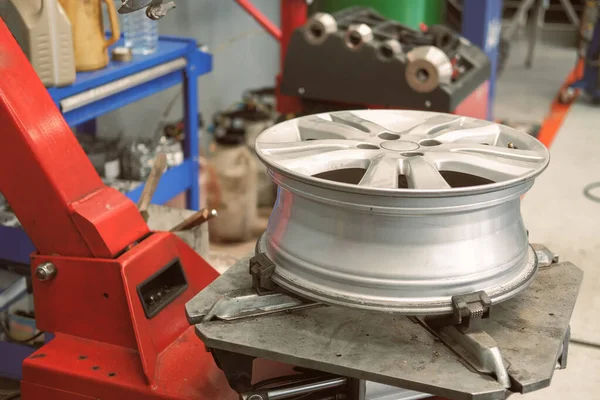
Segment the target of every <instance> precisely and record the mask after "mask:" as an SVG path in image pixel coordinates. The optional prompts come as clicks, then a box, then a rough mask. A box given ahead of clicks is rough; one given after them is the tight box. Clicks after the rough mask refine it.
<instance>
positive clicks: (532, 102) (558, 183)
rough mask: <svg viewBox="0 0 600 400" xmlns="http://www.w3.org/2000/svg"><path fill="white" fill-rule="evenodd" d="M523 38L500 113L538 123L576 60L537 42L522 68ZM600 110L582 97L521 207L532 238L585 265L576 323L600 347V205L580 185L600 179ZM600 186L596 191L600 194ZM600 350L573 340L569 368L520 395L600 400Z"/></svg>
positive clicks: (499, 98)
mask: <svg viewBox="0 0 600 400" xmlns="http://www.w3.org/2000/svg"><path fill="white" fill-rule="evenodd" d="M525 54H526V43H525V42H517V43H516V44H514V45H513V46H512V48H511V55H510V58H509V60H508V63H507V67H506V69H505V71H504V73H503V74H502V76H501V77H500V79H499V80H498V86H497V92H496V102H495V107H494V111H495V117H496V118H499V119H508V120H512V121H517V122H525V123H527V122H529V123H539V122H540V121H542V119H543V118H544V117H545V116H546V115H547V113H548V110H549V106H550V104H551V102H552V99H553V98H554V96H555V95H556V93H557V90H558V88H559V87H560V85H561V83H562V82H563V80H564V79H565V78H566V76H567V74H568V73H569V71H570V70H571V69H572V68H573V66H574V63H575V50H574V49H573V48H565V47H553V46H549V45H545V44H540V45H539V47H538V49H537V51H536V57H535V60H534V65H533V68H532V69H526V68H525V67H524V60H525ZM599 111H600V110H599V109H598V107H595V106H592V105H590V104H589V103H588V102H587V101H586V100H585V99H579V100H578V102H577V105H576V106H574V107H572V108H571V110H570V112H569V114H568V116H567V119H566V121H565V122H564V124H563V126H562V129H561V131H560V133H559V134H558V136H557V137H556V138H555V140H554V142H553V144H552V146H551V148H550V153H551V161H550V166H549V167H548V169H547V170H546V171H545V172H544V173H543V174H542V175H541V176H540V177H539V178H538V179H537V181H536V184H535V186H534V187H533V188H532V190H531V191H530V192H529V193H528V194H527V195H526V196H525V198H524V200H523V204H522V213H523V218H524V219H525V224H526V226H527V228H528V229H529V231H530V239H531V241H532V242H537V243H544V244H545V245H547V246H548V247H549V248H550V249H552V250H553V251H554V252H556V253H558V254H559V255H560V258H561V260H569V261H571V262H573V263H574V264H576V265H577V266H579V267H580V268H581V269H583V270H584V273H585V276H584V280H583V284H582V288H581V292H580V294H579V299H578V302H577V306H576V308H575V312H574V314H573V318H572V320H571V328H572V337H573V339H574V340H575V341H585V342H592V343H596V344H600V321H599V320H598V319H597V318H595V317H596V316H598V315H600V269H598V268H597V267H596V266H597V260H598V259H600V236H599V235H598V232H599V231H600V217H599V216H600V204H598V203H594V202H592V201H590V200H588V199H586V198H585V197H584V196H583V188H584V186H585V185H587V184H588V183H590V182H595V181H599V180H600V158H599V157H598V151H600V134H598V133H597V132H596V129H595V127H596V126H598V125H600V113H599ZM598 192H600V190H599V191H597V192H596V193H597V194H598ZM599 370H600V349H598V348H597V347H589V346H581V345H577V344H573V343H572V344H571V348H570V351H569V359H568V367H567V369H566V370H563V371H557V372H556V373H555V375H554V378H553V380H552V383H551V386H550V387H549V388H546V389H543V390H540V391H538V392H534V393H530V394H528V395H525V396H523V397H524V398H525V399H527V400H536V399H539V400H542V399H544V400H554V399H576V398H581V399H583V398H585V399H600V382H599V381H598V379H597V376H598V371H599Z"/></svg>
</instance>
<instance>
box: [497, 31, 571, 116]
mask: <svg viewBox="0 0 600 400" xmlns="http://www.w3.org/2000/svg"><path fill="white" fill-rule="evenodd" d="M526 54H527V42H526V41H523V40H521V41H517V42H514V43H513V44H512V45H511V48H510V56H509V58H508V60H507V63H506V66H505V68H504V71H503V73H502V74H501V75H500V77H499V78H498V80H497V82H496V100H495V102H494V118H496V119H501V120H505V119H507V120H510V121H516V122H521V123H532V124H539V123H540V122H541V121H542V120H543V119H544V117H545V116H546V115H547V113H548V109H549V106H550V103H551V102H552V99H553V98H554V97H555V96H556V92H557V90H558V88H559V87H560V85H561V84H562V82H563V81H564V79H565V78H566V77H567V75H568V74H569V72H570V71H571V70H572V69H573V67H574V66H575V49H574V48H572V47H556V46H550V45H548V44H545V43H539V44H538V45H537V47H536V51H535V58H534V60H533V67H532V68H530V69H528V68H525V58H526Z"/></svg>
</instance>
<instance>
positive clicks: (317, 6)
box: [311, 0, 445, 29]
mask: <svg viewBox="0 0 600 400" xmlns="http://www.w3.org/2000/svg"><path fill="white" fill-rule="evenodd" d="M353 6H361V7H370V8H372V9H374V10H375V11H377V12H378V13H380V14H381V15H383V16H384V17H386V18H390V19H394V20H396V21H398V22H400V23H402V24H404V25H406V26H409V27H411V28H414V29H417V28H418V27H419V24H420V23H425V24H426V25H432V24H441V23H442V22H443V18H444V7H445V6H444V0H314V1H313V4H312V6H311V12H326V13H333V12H336V11H339V10H342V9H344V8H348V7H353Z"/></svg>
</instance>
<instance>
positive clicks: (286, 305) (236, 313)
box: [202, 288, 321, 322]
mask: <svg viewBox="0 0 600 400" xmlns="http://www.w3.org/2000/svg"><path fill="white" fill-rule="evenodd" d="M318 305H321V304H320V303H314V302H309V301H306V300H304V299H300V298H298V297H294V296H290V295H288V294H286V293H279V292H268V293H263V294H262V295H259V294H257V293H256V291H255V290H254V289H252V288H247V289H238V290H233V291H231V292H229V293H226V294H225V295H224V296H223V297H221V298H220V299H219V300H217V302H216V303H215V304H213V306H212V307H211V308H210V310H209V311H208V312H207V313H206V315H204V317H203V319H202V321H203V322H210V321H214V320H219V321H235V320H239V319H244V318H252V317H258V316H263V315H267V314H275V313H278V312H284V311H285V312H289V311H292V310H300V309H304V308H310V307H315V306H318Z"/></svg>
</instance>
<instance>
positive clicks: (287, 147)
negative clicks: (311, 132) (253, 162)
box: [260, 139, 362, 155]
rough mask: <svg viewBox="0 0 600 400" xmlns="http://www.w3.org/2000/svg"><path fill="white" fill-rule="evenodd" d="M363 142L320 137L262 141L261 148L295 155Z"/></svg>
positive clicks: (273, 153)
mask: <svg viewBox="0 0 600 400" xmlns="http://www.w3.org/2000/svg"><path fill="white" fill-rule="evenodd" d="M361 143H362V142H360V141H358V140H343V139H319V140H307V141H301V142H268V143H261V144H260V146H261V149H262V151H263V152H264V153H265V154H269V155H279V154H285V155H294V154H304V153H306V152H310V151H333V150H342V149H348V148H353V147H356V146H357V145H359V144H361Z"/></svg>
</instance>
